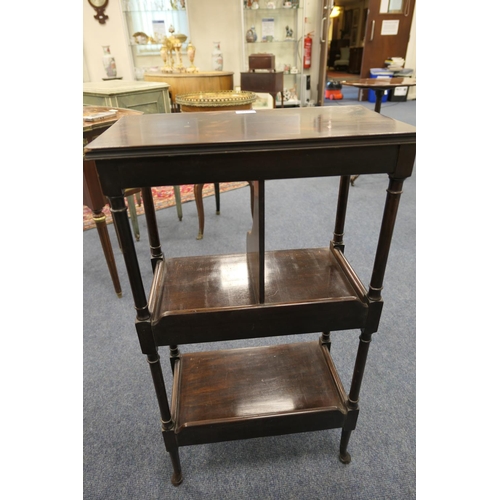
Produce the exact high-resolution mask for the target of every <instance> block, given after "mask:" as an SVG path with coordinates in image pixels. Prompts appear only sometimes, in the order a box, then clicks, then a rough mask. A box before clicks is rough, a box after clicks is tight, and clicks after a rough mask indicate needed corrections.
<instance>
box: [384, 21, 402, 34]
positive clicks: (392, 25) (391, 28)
mask: <svg viewBox="0 0 500 500" xmlns="http://www.w3.org/2000/svg"><path fill="white" fill-rule="evenodd" d="M398 30H399V20H396V21H393V20H387V19H386V20H385V21H382V30H381V31H380V34H381V35H397V34H398Z"/></svg>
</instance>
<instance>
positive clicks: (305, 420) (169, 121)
mask: <svg viewBox="0 0 500 500" xmlns="http://www.w3.org/2000/svg"><path fill="white" fill-rule="evenodd" d="M138 131H140V133H138ZM415 152H416V129H415V127H413V126H411V125H408V124H405V123H402V122H398V121H396V120H393V119H391V118H388V117H386V116H383V115H381V114H379V113H375V112H374V111H372V110H369V109H366V108H365V107H364V106H339V107H307V108H289V109H286V108H285V109H271V110H261V111H259V112H238V111H235V112H231V111H226V112H217V113H173V114H170V115H143V116H137V117H135V116H134V117H124V118H122V119H121V120H120V121H118V122H117V123H116V124H115V125H113V126H112V127H111V128H110V129H108V130H107V131H106V132H104V133H103V134H102V135H101V136H100V137H98V138H97V139H96V140H95V141H94V142H93V143H92V144H90V145H89V147H88V148H87V149H86V155H87V157H88V158H89V159H91V160H94V161H95V162H96V166H97V170H98V172H99V177H100V180H101V184H102V187H103V191H104V194H105V195H106V196H108V197H109V199H110V201H111V206H112V209H113V212H114V214H115V220H116V226H117V231H118V234H119V236H120V241H121V242H122V245H123V249H124V251H123V257H124V259H125V263H126V268H127V273H128V275H129V279H130V284H131V287H132V293H133V299H134V308H133V307H131V308H130V309H131V310H130V313H131V315H132V314H135V316H136V318H135V329H136V332H137V335H138V341H139V346H140V349H141V351H142V353H143V354H144V355H145V356H146V358H147V362H148V366H149V369H150V371H151V375H152V378H153V382H154V387H155V390H156V395H157V399H158V405H159V409H160V415H161V431H162V434H163V439H164V444H165V447H166V450H167V452H168V453H169V455H170V458H171V461H172V466H173V475H172V483H173V484H174V485H179V484H180V483H181V482H182V472H181V463H180V456H179V447H182V446H190V445H196V444H204V443H213V442H217V441H229V440H233V439H246V438H253V437H264V436H270V435H277V434H288V433H296V432H298V433H305V432H310V431H318V430H324V429H334V428H337V429H341V436H340V454H339V458H340V460H341V461H342V462H343V463H349V462H350V461H351V457H350V454H349V453H348V451H347V447H348V443H349V438H350V436H351V433H352V431H353V430H354V429H355V428H356V425H357V420H358V414H359V411H360V392H361V383H362V379H363V374H364V371H365V367H366V362H367V356H368V349H369V346H370V341H371V338H372V334H373V333H375V332H377V330H378V327H379V321H380V317H381V315H382V307H383V300H382V289H383V282H384V276H385V273H386V267H387V262H388V256H389V250H390V246H391V239H392V235H393V230H394V225H395V223H396V217H397V209H398V205H399V201H400V198H401V195H402V193H403V184H404V180H405V179H406V178H407V177H409V176H411V175H412V171H413V166H414V161H415ZM355 174H378V175H385V176H387V177H388V186H387V190H385V189H380V191H379V193H378V194H379V195H380V197H381V198H382V200H383V199H385V208H384V211H383V214H381V215H380V216H379V217H380V232H379V236H378V242H375V241H369V242H365V243H366V244H363V245H361V248H360V249H359V250H363V251H364V252H370V253H373V255H370V256H367V257H368V258H369V260H370V261H372V262H374V264H373V269H372V273H371V278H370V282H369V285H368V286H366V287H365V285H364V284H363V282H362V280H361V279H360V277H359V276H358V274H357V273H356V271H355V270H354V268H353V267H352V266H351V264H350V263H349V261H348V258H347V256H346V255H345V253H344V249H345V244H344V232H345V222H346V213H347V208H348V197H349V196H348V195H349V187H350V176H351V175H355ZM331 176H338V177H340V180H339V183H338V185H339V188H338V196H337V198H336V199H337V202H336V203H337V211H336V215H335V216H334V215H333V213H334V208H335V207H332V219H331V220H330V221H325V223H328V224H329V225H331V228H332V229H333V231H332V232H333V236H332V239H331V240H329V239H327V240H326V241H325V244H324V245H323V246H321V247H314V248H307V245H305V246H304V247H301V248H298V249H286V248H283V249H278V250H269V249H266V242H265V234H266V228H265V224H266V217H265V209H266V203H265V198H266V197H265V189H266V182H267V181H268V180H274V179H294V178H297V179H300V178H305V177H331ZM248 179H253V184H254V190H253V193H254V203H253V225H252V227H251V229H250V231H249V232H247V228H242V233H243V234H245V233H246V242H247V244H246V252H243V253H238V254H228V255H198V256H195V257H172V256H171V257H169V256H168V255H164V254H163V251H162V246H161V243H160V236H159V233H158V227H157V224H156V216H155V212H154V211H148V212H146V217H147V222H148V232H149V237H150V248H151V263H152V267H153V273H154V277H153V279H152V281H151V278H150V276H148V277H147V280H146V282H147V283H151V290H150V291H149V294H147V293H146V290H145V287H144V281H143V277H142V273H143V271H141V269H144V267H143V266H141V265H139V261H138V255H137V253H136V249H135V245H134V239H133V235H132V233H131V230H130V224H129V222H128V218H127V214H126V204H125V200H124V198H123V189H124V188H127V187H129V186H137V185H140V186H143V196H146V195H147V192H148V191H149V192H150V187H152V186H158V185H165V184H167V185H168V184H198V183H206V182H223V181H242V180H248ZM332 199H335V195H334V194H333V193H332ZM273 214H274V216H278V217H283V218H285V217H286V216H287V214H286V213H281V214H279V211H277V210H276V208H275V207H274V208H273ZM235 215H237V214H235ZM297 231H300V227H297ZM168 237H169V235H168V234H167V235H166V238H167V239H168ZM166 248H167V249H168V244H167V246H166ZM370 249H373V250H370ZM363 273H364V271H363ZM394 317H396V318H397V314H396V315H395V316H394ZM132 325H133V320H132V318H131V321H130V327H131V329H132V328H133V326H132ZM345 330H360V332H361V335H360V337H359V343H358V348H357V352H355V351H356V349H355V346H353V353H352V357H353V360H354V358H355V361H354V362H353V366H352V372H351V373H352V374H353V375H352V379H351V381H350V387H349V390H348V391H347V390H346V389H344V387H346V386H344V384H343V382H342V381H341V377H340V374H339V372H338V371H337V369H336V367H335V364H334V361H333V358H334V353H331V352H330V345H331V340H330V335H331V332H333V333H335V334H336V335H345ZM314 332H319V338H318V340H317V341H312V342H307V341H305V342H295V343H286V342H285V343H283V344H282V345H273V346H268V347H266V346H261V347H244V348H239V349H221V350H217V348H216V347H215V346H213V347H212V348H211V349H212V350H209V351H202V352H187V353H185V354H183V353H181V350H180V348H179V345H180V344H194V343H204V342H220V341H227V340H236V339H249V338H265V337H274V336H282V335H296V334H302V333H314ZM110 334H112V333H110ZM116 334H117V335H122V334H123V332H116ZM166 346H168V348H167V351H168V352H169V354H170V367H171V369H172V373H171V374H170V376H171V380H170V381H169V384H166V383H165V380H164V376H163V371H162V368H161V365H160V357H159V351H160V349H165V347H166ZM167 357H168V354H167ZM383 368H384V369H386V368H387V367H383ZM382 371H383V370H382ZM170 385H171V386H172V395H171V397H169V396H168V394H167V387H168V386H170ZM145 389H146V388H145ZM382 403H383V404H385V406H386V407H387V412H388V413H390V411H391V404H392V403H391V401H386V402H381V404H382ZM117 412H119V409H117ZM382 421H383V418H381V423H382ZM304 439H305V438H304ZM362 446H363V445H361V448H362ZM367 446H369V445H367ZM383 452H384V450H380V453H383ZM295 473H296V474H301V473H302V472H301V471H295ZM304 474H305V473H304Z"/></svg>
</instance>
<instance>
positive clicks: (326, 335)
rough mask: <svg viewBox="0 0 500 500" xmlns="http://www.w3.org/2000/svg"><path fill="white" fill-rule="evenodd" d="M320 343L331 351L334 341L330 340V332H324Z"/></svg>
mask: <svg viewBox="0 0 500 500" xmlns="http://www.w3.org/2000/svg"><path fill="white" fill-rule="evenodd" d="M320 342H321V345H324V346H326V348H327V349H328V350H330V348H331V346H332V341H331V339H330V332H323V333H322V334H321V338H320Z"/></svg>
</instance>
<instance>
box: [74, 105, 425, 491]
mask: <svg viewBox="0 0 500 500" xmlns="http://www.w3.org/2000/svg"><path fill="white" fill-rule="evenodd" d="M348 104H358V103H357V102H355V101H353V100H347V99H346V100H344V101H340V102H332V103H326V105H348ZM361 104H362V105H366V106H368V107H370V108H371V107H372V106H373V104H372V103H361ZM382 114H386V115H387V116H390V117H393V118H396V119H400V120H401V121H406V122H408V123H411V124H414V125H415V120H416V101H408V102H399V103H391V102H388V103H384V104H383V105H382ZM415 186H416V173H415V171H414V174H413V177H411V178H410V179H408V180H407V181H406V183H405V186H404V193H403V197H402V199H401V203H400V208H399V216H398V220H397V224H396V228H395V232H394V238H393V244H392V248H391V253H390V257H389V263H388V271H387V273H386V278H385V282H384V291H383V297H384V300H385V306H384V311H383V314H382V320H381V323H380V328H379V332H377V333H376V334H375V335H374V339H373V342H372V344H371V348H370V353H369V357H368V364H367V368H366V372H365V378H364V382H363V386H362V390H361V399H360V416H359V420H358V425H357V429H356V430H355V431H354V432H353V434H352V437H351V442H350V444H349V451H350V453H351V455H352V462H351V464H349V465H344V464H342V463H340V462H339V460H338V458H337V456H338V450H339V442H340V430H338V429H335V430H329V431H321V432H314V433H303V434H295V435H288V436H279V437H269V438H258V439H251V440H245V441H232V442H227V443H216V444H209V445H201V446H191V447H183V448H181V449H180V456H181V463H182V467H183V473H184V483H183V484H181V485H180V486H179V487H178V488H175V487H173V486H172V485H171V484H170V475H171V464H170V459H169V457H168V454H167V453H166V451H165V449H164V445H163V440H162V436H161V431H160V417H159V412H158V407H157V403H156V399H155V395H154V390H153V385H152V381H151V376H150V372H149V368H148V365H147V363H146V360H145V358H144V356H143V355H142V354H141V352H140V349H139V345H138V341H137V338H136V334H135V329H134V317H135V315H134V308H133V301H132V297H131V293H130V287H129V284H128V281H127V277H126V273H125V266H124V263H123V259H122V255H121V253H120V250H119V246H118V244H117V241H116V235H115V233H114V228H113V226H112V225H111V226H109V230H110V233H111V238H112V244H113V248H114V252H115V257H116V261H117V265H118V269H119V273H120V279H121V282H122V288H123V297H122V298H121V299H119V298H117V297H116V295H115V294H114V291H113V288H112V284H111V280H110V277H109V274H108V271H107V268H106V264H105V262H104V259H103V256H102V249H101V246H100V243H99V239H98V235H97V232H96V230H95V229H92V230H89V231H86V232H84V234H83V285H84V289H83V292H84V293H83V311H84V322H83V346H84V357H83V417H84V420H83V431H84V433H83V437H84V441H83V457H84V469H83V473H84V477H83V487H84V499H86V500H98V499H99V500H128V499H134V500H135V499H160V498H161V499H165V498H176V499H214V500H219V499H300V500H303V499H331V498H336V499H346V500H347V499H353V500H354V499H356V500H363V499H366V500H376V499H381V500H382V499H384V500H385V499H391V500H395V499H404V500H408V499H413V498H415V497H416V481H415V474H416V466H415V455H416V444H415V426H416V423H415V422H416V418H415V412H416V401H415V399H416V396H415V385H416V384H415V301H416V294H415V285H416V280H415V264H416V263H415V231H416V229H415V204H416V201H415ZM337 187H338V179H337V178H321V179H317V178H312V179H302V180H286V181H271V182H267V183H266V202H267V206H266V245H267V248H268V249H278V248H304V247H314V246H327V245H328V242H329V240H330V239H331V237H332V232H333V225H334V217H335V206H336V196H337ZM386 187H387V177H386V176H376V175H373V176H372V175H369V176H363V177H360V178H359V179H358V180H357V181H356V184H355V186H354V187H352V188H351V190H350V197H349V209H348V216H347V222H346V237H345V243H346V256H347V258H348V259H349V261H350V262H351V264H352V265H353V266H354V268H355V269H356V271H357V272H358V274H359V275H360V277H361V279H362V280H363V282H364V283H365V285H366V284H368V282H369V279H370V274H371V267H372V265H373V255H374V249H375V244H376V241H377V238H378V230H379V226H378V223H379V220H380V216H381V211H382V209H383V203H384V201H385V189H386ZM204 203H205V218H206V221H205V237H204V239H203V240H201V241H197V240H196V235H197V230H198V220H197V214H196V207H195V204H194V202H190V203H186V204H184V205H183V211H184V218H183V220H182V222H179V220H178V219H177V215H176V210H175V207H172V208H168V209H164V210H160V211H158V212H157V217H158V224H159V229H160V235H161V237H162V243H163V251H164V253H165V254H166V256H169V257H170V256H182V255H201V254H220V253H229V252H243V251H244V249H245V233H246V231H247V230H248V229H249V228H250V208H249V189H248V188H242V189H238V190H235V191H231V192H227V193H223V194H222V195H221V214H220V215H215V200H214V198H213V197H212V198H206V199H205V200H204ZM139 223H140V230H141V235H142V237H141V240H140V241H139V242H137V243H136V248H137V252H138V255H139V259H140V261H141V265H142V271H143V276H144V281H145V284H146V287H149V284H150V282H151V267H150V263H149V248H148V241H147V232H146V225H145V220H144V216H140V217H139ZM318 335H319V334H311V335H299V336H290V337H285V338H272V339H259V340H247V341H235V342H223V343H220V344H217V345H213V344H203V345H190V346H181V350H182V351H184V352H188V351H194V350H209V349H214V348H225V347H239V346H250V345H270V344H275V343H280V342H295V341H299V340H303V339H307V340H312V339H315V338H317V337H318ZM358 336H359V332H357V331H348V332H336V333H334V334H332V356H333V359H334V362H335V364H336V365H337V368H338V370H339V372H340V375H341V377H342V379H343V381H344V385H345V386H346V387H347V388H348V387H349V385H350V377H351V375H352V367H353V361H354V356H355V353H356V349H357V343H358ZM160 354H162V355H163V367H164V373H165V376H166V383H167V389H168V390H170V387H171V375H170V371H169V366H168V353H167V350H166V349H161V351H160Z"/></svg>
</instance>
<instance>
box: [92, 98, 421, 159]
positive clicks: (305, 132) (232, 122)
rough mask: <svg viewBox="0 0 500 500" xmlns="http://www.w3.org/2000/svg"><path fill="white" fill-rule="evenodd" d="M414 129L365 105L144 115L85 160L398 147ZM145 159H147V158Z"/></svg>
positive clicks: (98, 143) (121, 125)
mask: <svg viewBox="0 0 500 500" xmlns="http://www.w3.org/2000/svg"><path fill="white" fill-rule="evenodd" d="M415 131H416V129H415V127H413V126H412V125H409V124H406V123H403V122H399V121H396V120H394V119H392V118H389V117H386V116H382V115H380V114H378V113H374V112H373V111H371V110H368V109H366V108H365V107H364V106H360V105H355V106H339V107H331V106H322V107H311V108H309V107H307V108H289V109H269V110H259V111H258V112H255V111H214V112H204V113H201V112H199V113H171V114H168V113H167V114H165V113H163V114H145V115H142V116H124V117H123V118H122V119H121V120H120V121H118V122H117V123H115V124H114V125H113V126H112V127H110V128H109V129H108V130H107V131H105V132H104V133H103V134H101V135H100V136H99V137H98V138H97V139H96V140H95V141H93V142H92V144H91V145H89V146H88V147H87V148H86V152H87V154H88V156H89V158H94V159H106V158H113V157H116V155H117V154H118V155H119V156H122V155H124V156H127V157H129V158H131V157H134V156H136V155H139V156H140V155H143V154H144V152H145V149H151V150H154V152H155V155H158V156H161V155H162V154H165V155H171V154H183V153H193V152H200V153H202V152H206V151H207V150H209V151H211V152H215V151H220V152H227V151H228V150H239V151H241V150H243V149H245V148H252V147H257V146H258V147H259V148H263V147H264V146H263V143H266V145H265V147H266V148H267V149H282V148H283V147H289V148H295V147H300V146H301V145H302V146H303V145H304V144H311V143H314V142H317V143H319V144H325V143H328V144H331V143H332V142H336V141H338V142H343V141H346V140H349V141H352V140H353V138H356V139H361V138H363V137H370V138H374V137H377V138H385V139H387V140H389V141H390V140H391V138H393V141H394V143H396V142H397V143H400V141H401V136H405V135H408V138H411V139H413V140H414V139H415ZM148 154H151V152H150V153H148Z"/></svg>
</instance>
